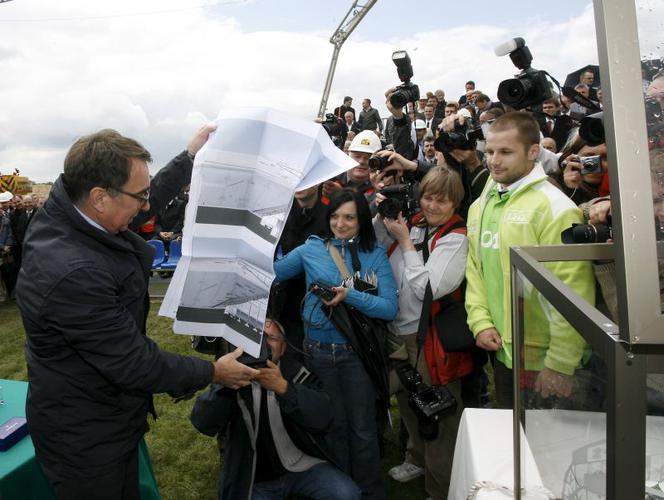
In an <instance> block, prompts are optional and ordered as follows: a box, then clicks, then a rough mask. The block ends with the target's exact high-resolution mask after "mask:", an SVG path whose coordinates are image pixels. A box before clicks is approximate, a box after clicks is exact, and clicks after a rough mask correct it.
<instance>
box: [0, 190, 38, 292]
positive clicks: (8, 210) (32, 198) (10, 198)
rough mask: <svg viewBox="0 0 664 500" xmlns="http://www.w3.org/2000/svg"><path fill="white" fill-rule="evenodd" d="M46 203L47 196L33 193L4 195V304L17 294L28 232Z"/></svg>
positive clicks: (0, 209)
mask: <svg viewBox="0 0 664 500" xmlns="http://www.w3.org/2000/svg"><path fill="white" fill-rule="evenodd" d="M45 200H46V198H45V197H43V196H37V195H35V194H31V193H29V194H25V195H19V194H13V193H12V192H11V191H5V192H2V193H0V302H4V301H6V300H8V299H10V298H12V297H13V295H14V287H15V285H16V278H17V277H18V269H19V268H20V267H21V257H22V248H23V240H24V239H25V233H26V231H27V229H28V225H29V224H30V221H31V220H32V217H33V215H34V214H35V213H36V211H37V209H38V208H39V207H41V206H42V205H43V204H44V201H45Z"/></svg>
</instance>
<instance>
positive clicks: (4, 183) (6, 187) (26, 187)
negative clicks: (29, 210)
mask: <svg viewBox="0 0 664 500" xmlns="http://www.w3.org/2000/svg"><path fill="white" fill-rule="evenodd" d="M3 191H9V192H11V193H13V194H21V195H23V194H28V193H32V185H31V184H30V179H28V178H27V177H22V176H19V175H0V193H1V192H3Z"/></svg>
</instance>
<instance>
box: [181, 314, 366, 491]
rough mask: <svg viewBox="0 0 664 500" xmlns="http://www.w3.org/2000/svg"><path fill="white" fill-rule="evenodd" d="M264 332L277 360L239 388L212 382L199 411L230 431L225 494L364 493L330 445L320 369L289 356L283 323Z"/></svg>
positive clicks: (201, 423) (196, 414) (220, 430)
mask: <svg viewBox="0 0 664 500" xmlns="http://www.w3.org/2000/svg"><path fill="white" fill-rule="evenodd" d="M263 335H264V336H266V340H267V343H268V345H269V347H270V350H271V351H272V361H269V360H268V362H267V367H266V368H261V369H260V374H259V375H258V376H256V378H255V380H254V381H253V382H252V384H251V385H250V386H247V387H243V388H241V389H239V390H234V389H229V388H227V387H223V386H221V385H217V384H212V385H211V386H210V389H209V390H208V391H206V392H205V393H204V394H202V395H201V396H199V397H198V399H197V400H196V404H195V405H194V409H193V411H192V414H191V421H192V423H193V424H194V427H196V429H198V430H199V431H200V432H202V433H203V434H207V435H208V436H214V435H216V434H221V435H223V434H224V433H225V442H226V447H225V450H224V464H223V467H222V474H221V478H220V483H219V498H228V499H235V498H247V499H265V498H286V497H287V496H289V495H302V496H306V497H310V498H313V499H323V498H324V499H339V500H347V499H359V498H360V496H361V494H360V490H359V488H358V487H357V486H356V485H355V483H354V482H353V480H352V479H351V478H350V477H349V476H348V475H346V474H345V473H344V472H342V471H341V470H340V469H339V468H338V467H336V466H335V465H333V464H332V463H331V460H332V457H330V455H329V452H328V451H327V449H326V448H325V444H324V440H323V437H324V434H325V432H326V430H327V429H328V427H329V425H330V423H331V419H332V408H331V402H330V397H329V396H328V394H327V393H326V392H324V391H323V389H322V385H321V384H320V382H319V381H318V380H317V379H316V377H315V375H313V374H312V373H310V372H309V371H308V370H307V369H306V368H304V366H302V365H301V364H300V363H299V362H297V361H296V360H295V359H294V357H292V356H284V353H285V351H286V342H285V340H284V334H283V329H282V328H281V325H280V324H279V323H277V322H276V321H274V320H271V319H269V318H268V319H267V320H266V321H265V327H264V331H263Z"/></svg>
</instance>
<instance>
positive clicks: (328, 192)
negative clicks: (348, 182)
mask: <svg viewBox="0 0 664 500" xmlns="http://www.w3.org/2000/svg"><path fill="white" fill-rule="evenodd" d="M340 189H341V184H339V183H338V182H337V181H325V182H323V196H326V197H328V198H331V197H332V195H333V194H334V193H336V192H337V191H339V190H340Z"/></svg>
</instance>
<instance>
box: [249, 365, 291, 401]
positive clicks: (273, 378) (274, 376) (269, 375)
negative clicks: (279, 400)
mask: <svg viewBox="0 0 664 500" xmlns="http://www.w3.org/2000/svg"><path fill="white" fill-rule="evenodd" d="M258 372H259V373H258V375H257V376H256V380H257V381H258V383H259V384H260V385H261V386H262V387H263V388H264V389H267V390H268V391H273V392H274V393H275V394H278V395H279V396H283V395H284V394H286V391H287V390H288V382H287V381H286V379H285V378H284V377H283V375H282V374H281V370H280V369H279V367H278V366H277V365H275V364H274V363H273V362H272V361H271V360H269V359H268V360H267V367H266V368H261V369H260V370H258Z"/></svg>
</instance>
